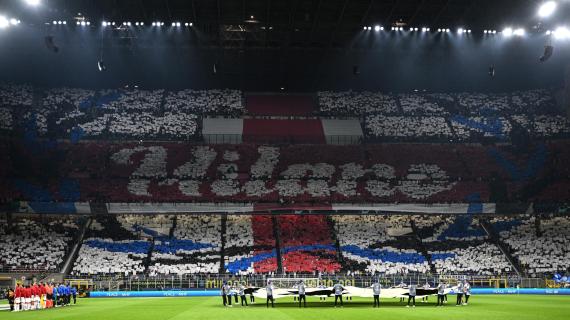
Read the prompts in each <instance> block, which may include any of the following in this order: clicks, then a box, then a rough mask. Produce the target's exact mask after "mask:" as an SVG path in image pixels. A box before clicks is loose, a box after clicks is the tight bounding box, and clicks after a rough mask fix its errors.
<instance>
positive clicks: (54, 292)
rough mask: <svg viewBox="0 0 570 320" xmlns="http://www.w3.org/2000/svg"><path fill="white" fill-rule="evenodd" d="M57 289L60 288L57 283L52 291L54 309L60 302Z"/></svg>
mask: <svg viewBox="0 0 570 320" xmlns="http://www.w3.org/2000/svg"><path fill="white" fill-rule="evenodd" d="M57 288H59V285H58V284H57V283H56V284H55V285H54V286H53V291H52V296H53V300H52V301H53V307H54V308H55V307H57V306H58V302H59V300H58V299H59V297H58V295H57Z"/></svg>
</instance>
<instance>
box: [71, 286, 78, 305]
mask: <svg viewBox="0 0 570 320" xmlns="http://www.w3.org/2000/svg"><path fill="white" fill-rule="evenodd" d="M71 296H72V297H73V304H76V303H77V288H76V287H72V288H71Z"/></svg>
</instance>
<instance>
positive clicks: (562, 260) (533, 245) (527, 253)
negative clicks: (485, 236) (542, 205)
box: [500, 216, 570, 276]
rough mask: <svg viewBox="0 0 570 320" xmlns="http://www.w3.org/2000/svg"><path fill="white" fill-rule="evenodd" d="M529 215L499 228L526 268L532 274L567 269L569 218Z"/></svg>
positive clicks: (503, 238) (569, 257)
mask: <svg viewBox="0 0 570 320" xmlns="http://www.w3.org/2000/svg"><path fill="white" fill-rule="evenodd" d="M536 219H537V218H536V217H527V218H526V219H521V220H519V221H517V223H516V224H513V225H512V226H511V227H510V228H506V229H505V230H502V231H501V232H500V237H501V239H502V240H503V241H504V242H505V243H507V244H508V245H509V247H510V249H511V253H512V254H513V256H514V257H516V258H517V259H518V260H519V263H520V264H521V266H522V267H523V269H524V271H525V272H526V273H528V274H530V275H533V276H540V275H542V274H545V273H548V274H554V273H556V272H567V271H568V269H569V267H568V266H569V265H570V247H568V243H569V242H570V218H568V217H558V216H554V217H544V218H541V219H540V222H539V223H538V224H537V221H536Z"/></svg>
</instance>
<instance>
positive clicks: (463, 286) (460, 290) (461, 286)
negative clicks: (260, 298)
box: [220, 280, 471, 308]
mask: <svg viewBox="0 0 570 320" xmlns="http://www.w3.org/2000/svg"><path fill="white" fill-rule="evenodd" d="M399 286H400V287H402V288H405V287H408V290H409V291H408V303H407V305H406V307H407V308H409V307H410V306H411V307H412V308H415V307H416V293H417V286H416V285H415V284H410V285H409V286H408V285H406V284H405V283H403V282H402V283H400V285H399ZM371 287H372V294H373V298H374V308H380V293H381V291H382V285H381V284H380V282H379V281H378V280H376V281H375V282H374V284H372V286H371ZM245 289H246V287H245V283H240V284H239V286H238V287H237V294H235V292H232V287H231V286H230V285H229V284H228V283H227V281H224V284H223V286H222V289H221V291H220V294H221V295H222V298H223V303H224V307H226V306H227V307H231V306H232V295H234V298H235V302H236V304H237V303H238V296H239V297H240V299H241V305H242V306H244V305H245V306H246V307H247V306H248V304H247V299H246V294H245ZM274 289H275V287H274V286H273V283H272V281H268V282H267V286H266V287H265V290H266V292H267V300H266V306H267V308H269V303H271V307H272V308H274V307H275V303H274V302H275V299H274V298H273V290H274ZM295 289H297V290H298V296H295V297H294V299H295V300H297V301H298V302H299V308H301V306H303V307H304V308H306V307H307V297H306V295H305V292H306V286H305V282H304V281H303V280H301V281H299V283H298V284H297V285H296V286H295ZM423 289H431V286H430V285H429V283H426V284H425V285H424V286H423ZM446 289H447V284H446V283H444V282H440V283H439V284H438V286H437V305H436V306H438V307H439V306H441V307H443V304H444V303H447V293H446V292H445V291H446ZM333 291H334V307H335V308H336V307H337V306H339V305H340V307H343V306H344V305H343V299H342V298H343V297H342V292H343V291H344V287H343V286H342V284H340V283H339V282H337V283H336V284H335V285H334V286H333ZM456 296H457V300H456V306H461V305H464V306H466V305H467V304H468V303H469V297H471V284H470V283H469V282H468V281H467V280H464V281H461V280H459V281H458V282H457V292H456ZM463 298H465V301H463ZM250 301H251V302H252V303H255V297H254V296H253V294H250ZM427 301H428V296H424V297H422V302H427ZM400 302H405V298H404V297H402V298H400Z"/></svg>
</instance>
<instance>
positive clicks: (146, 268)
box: [143, 238, 154, 274]
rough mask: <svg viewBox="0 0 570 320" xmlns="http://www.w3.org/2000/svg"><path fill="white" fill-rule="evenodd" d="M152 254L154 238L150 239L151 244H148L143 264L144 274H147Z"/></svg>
mask: <svg viewBox="0 0 570 320" xmlns="http://www.w3.org/2000/svg"><path fill="white" fill-rule="evenodd" d="M153 252H154V238H153V239H152V242H151V243H150V247H149V248H148V253H147V254H146V258H145V260H144V262H143V265H144V274H148V268H149V267H150V264H151V263H152V253H153Z"/></svg>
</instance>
